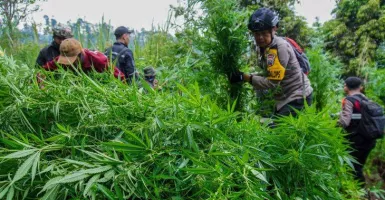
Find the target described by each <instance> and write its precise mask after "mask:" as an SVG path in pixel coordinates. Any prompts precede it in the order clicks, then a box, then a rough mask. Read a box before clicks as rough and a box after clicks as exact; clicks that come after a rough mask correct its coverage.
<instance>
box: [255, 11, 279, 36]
mask: <svg viewBox="0 0 385 200" xmlns="http://www.w3.org/2000/svg"><path fill="white" fill-rule="evenodd" d="M278 22H279V17H278V15H277V13H276V12H274V11H272V10H270V9H269V8H260V9H258V10H256V11H255V12H254V13H253V14H252V15H251V16H250V19H249V24H248V25H247V27H248V28H249V30H250V31H253V32H255V31H264V30H269V29H271V28H273V27H274V26H278Z"/></svg>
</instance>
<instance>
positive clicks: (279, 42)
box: [37, 8, 376, 182]
mask: <svg viewBox="0 0 385 200" xmlns="http://www.w3.org/2000/svg"><path fill="white" fill-rule="evenodd" d="M278 27H279V16H278V14H277V13H276V12H275V11H273V10H271V9H269V8H260V9H258V10H256V11H255V12H254V13H253V14H252V15H251V16H250V19H249V23H248V29H249V31H250V32H251V33H252V35H253V37H254V39H255V42H256V44H257V46H258V47H259V51H260V55H261V59H260V66H261V68H262V69H263V71H264V72H265V74H263V75H258V74H247V73H243V72H240V71H234V72H233V73H232V74H231V75H230V76H229V77H230V78H229V79H230V82H231V83H240V82H248V83H250V84H251V85H252V86H253V87H254V88H255V89H257V90H266V89H269V90H273V93H274V98H275V101H276V106H275V115H276V116H289V115H292V116H296V115H297V110H302V109H304V107H305V105H306V104H307V105H309V106H310V105H311V104H312V93H313V88H312V87H311V83H310V80H309V78H308V77H307V75H306V74H305V73H304V72H303V69H302V68H301V64H300V62H299V58H298V55H297V53H296V51H295V49H294V47H293V46H292V45H291V44H290V43H289V42H288V40H287V39H286V38H283V37H279V36H277V35H276V32H277V29H278ZM130 33H131V31H130V30H128V29H127V28H126V27H118V28H117V29H116V30H115V36H116V42H115V43H114V44H113V46H112V47H111V48H109V49H107V50H106V53H105V54H102V53H100V52H95V51H90V50H87V49H83V48H82V47H81V45H80V43H79V42H78V41H77V40H75V39H73V38H72V34H71V32H70V30H69V29H55V30H54V35H53V42H52V44H51V45H49V46H47V47H46V48H44V49H43V50H42V51H41V52H40V54H39V57H38V59H37V64H38V65H40V66H42V67H43V68H44V69H46V70H56V69H57V66H56V64H61V65H63V66H65V67H69V66H79V64H81V65H80V66H81V68H82V69H83V71H86V72H87V71H90V70H91V69H92V68H91V67H92V66H93V67H94V69H95V70H96V71H97V72H103V71H105V70H106V68H107V66H106V65H99V64H98V62H99V60H107V59H108V58H109V60H112V61H113V62H116V64H115V66H116V68H117V70H116V74H115V75H116V76H117V77H119V76H122V77H123V78H124V79H125V80H127V81H128V82H130V81H132V80H133V79H135V78H136V77H137V72H136V70H135V63H134V56H133V53H132V51H131V50H130V49H128V44H129V41H130ZM78 63H79V64H78ZM100 63H101V62H100ZM145 76H147V77H146V80H147V81H148V82H150V83H151V84H152V85H151V86H153V87H154V82H153V81H154V79H155V71H154V70H153V69H152V68H147V69H145ZM361 84H362V83H361V80H360V79H359V78H357V77H349V78H348V79H346V81H345V85H344V89H345V92H346V93H347V97H346V98H345V99H344V101H343V108H342V112H341V114H340V119H339V125H340V126H341V127H343V128H345V129H346V131H347V132H348V133H349V134H348V135H350V136H352V137H350V136H348V140H349V141H350V142H351V146H352V148H353V149H354V151H352V153H351V154H352V156H353V157H354V158H355V159H356V160H357V161H358V163H355V164H354V168H355V172H356V173H355V175H356V176H355V177H356V179H357V180H359V181H362V182H364V176H363V172H362V166H363V165H364V163H365V161H366V159H367V157H368V155H369V152H370V151H371V150H372V149H373V148H374V146H375V144H376V141H375V140H370V139H367V138H364V137H361V136H360V133H357V121H359V120H360V119H352V116H353V114H355V113H359V112H360V110H359V109H358V108H356V107H357V105H359V103H360V101H359V99H366V97H365V95H364V94H362V93H361V90H360V89H361V87H362V85H361ZM353 97H354V98H353ZM357 98H358V100H356V99H357ZM353 136H354V137H353Z"/></svg>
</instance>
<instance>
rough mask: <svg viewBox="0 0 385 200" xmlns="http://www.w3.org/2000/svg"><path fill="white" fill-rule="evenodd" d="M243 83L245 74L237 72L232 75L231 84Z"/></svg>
mask: <svg viewBox="0 0 385 200" xmlns="http://www.w3.org/2000/svg"><path fill="white" fill-rule="evenodd" d="M242 81H243V72H241V71H235V72H232V73H231V74H230V83H239V82H242Z"/></svg>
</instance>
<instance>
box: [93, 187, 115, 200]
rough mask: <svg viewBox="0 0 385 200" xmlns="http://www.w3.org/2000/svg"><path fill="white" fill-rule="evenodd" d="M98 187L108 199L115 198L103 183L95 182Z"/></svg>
mask: <svg viewBox="0 0 385 200" xmlns="http://www.w3.org/2000/svg"><path fill="white" fill-rule="evenodd" d="M97 186H98V189H99V190H100V191H102V193H103V194H104V195H105V196H106V197H107V198H108V199H110V200H115V198H114V193H112V192H111V191H110V190H109V189H108V188H106V187H105V186H104V185H101V184H97Z"/></svg>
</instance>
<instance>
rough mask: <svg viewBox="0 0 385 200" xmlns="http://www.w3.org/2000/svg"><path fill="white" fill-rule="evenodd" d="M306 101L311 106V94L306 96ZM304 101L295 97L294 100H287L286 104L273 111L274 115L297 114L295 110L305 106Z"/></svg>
mask: <svg viewBox="0 0 385 200" xmlns="http://www.w3.org/2000/svg"><path fill="white" fill-rule="evenodd" d="M306 102H307V105H309V106H311V104H312V102H313V94H310V95H309V96H307V97H306ZM304 103H305V101H304V99H303V98H301V99H296V100H294V101H291V102H289V103H288V104H286V105H284V106H283V107H282V108H281V109H279V110H278V111H277V110H276V111H275V115H276V116H289V115H292V116H294V117H295V116H297V113H296V112H295V110H303V109H304V108H305V104H304Z"/></svg>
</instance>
